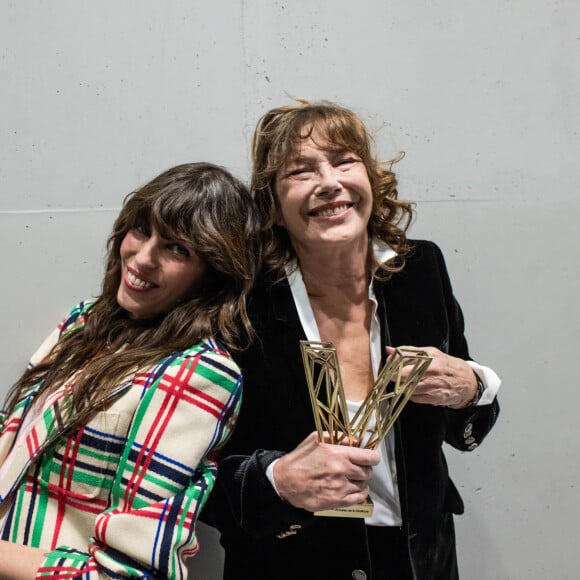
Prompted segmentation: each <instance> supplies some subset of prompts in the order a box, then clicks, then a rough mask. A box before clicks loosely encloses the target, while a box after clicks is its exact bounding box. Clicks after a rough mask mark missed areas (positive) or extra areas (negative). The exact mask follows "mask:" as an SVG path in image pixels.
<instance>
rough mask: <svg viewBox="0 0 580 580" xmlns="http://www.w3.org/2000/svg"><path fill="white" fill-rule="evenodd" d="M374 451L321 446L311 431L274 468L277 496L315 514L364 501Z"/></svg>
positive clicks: (375, 459) (375, 460) (375, 461)
mask: <svg viewBox="0 0 580 580" xmlns="http://www.w3.org/2000/svg"><path fill="white" fill-rule="evenodd" d="M379 460H380V456H379V453H378V452H377V451H374V450H371V449H364V448H359V447H350V446H348V445H333V444H330V443H323V442H321V441H319V439H318V433H316V432H313V433H311V434H310V435H308V437H306V439H304V441H302V443H300V445H298V447H296V448H295V449H294V450H293V451H290V452H289V453H287V454H286V455H283V456H282V457H281V458H280V459H278V461H276V464H275V465H274V473H273V475H274V481H275V484H276V489H277V490H278V493H279V494H280V496H281V497H282V498H283V499H284V500H286V501H287V502H288V503H290V504H292V505H293V506H295V507H299V508H303V509H305V510H308V511H311V512H317V511H322V510H327V509H332V508H337V507H346V506H349V505H354V504H358V503H361V502H362V501H364V500H365V499H366V498H367V496H368V493H369V487H368V480H369V478H370V477H371V474H372V467H373V465H377V464H378V463H379Z"/></svg>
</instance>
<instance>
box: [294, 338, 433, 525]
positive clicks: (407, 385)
mask: <svg viewBox="0 0 580 580" xmlns="http://www.w3.org/2000/svg"><path fill="white" fill-rule="evenodd" d="M300 348H301V350H302V361H303V363H304V370H305V372H306V381H307V383H308V391H309V393H310V401H311V403H312V410H313V412H314V422H315V424H316V430H317V431H318V437H319V439H320V441H324V442H326V443H333V444H335V445H344V444H346V445H350V446H353V447H364V448H365V449H375V448H376V447H377V446H378V445H379V444H380V443H381V441H382V440H383V439H384V438H385V436H386V434H387V433H388V432H389V431H390V429H391V427H392V426H393V424H394V423H395V421H396V420H397V417H398V416H399V415H400V414H401V411H402V410H403V408H404V407H405V405H406V404H407V402H408V401H409V399H410V398H411V395H412V394H413V391H414V390H415V387H416V386H417V383H418V382H419V381H420V380H421V377H422V376H423V373H424V372H425V371H426V370H427V367H428V366H429V364H430V363H431V357H430V356H429V355H428V354H427V353H426V352H425V351H423V350H417V349H410V348H404V349H403V348H396V349H395V352H394V353H392V354H391V355H390V356H389V357H388V358H387V363H386V364H385V366H384V367H383V368H382V369H381V371H380V372H379V375H378V377H377V380H376V382H375V384H374V387H373V388H372V390H371V392H370V393H369V394H368V395H367V396H366V397H365V399H364V400H363V401H362V403H361V404H360V407H359V409H358V410H357V411H356V413H355V414H354V416H353V417H352V419H351V418H350V417H349V413H348V408H347V402H346V396H345V394H344V389H343V386H342V378H341V376H340V368H339V366H338V357H337V354H336V349H335V348H334V346H333V344H332V343H331V342H317V341H308V340H301V341H300ZM408 366H412V369H411V371H410V372H409V374H408V376H407V377H406V378H403V377H402V376H401V374H402V370H403V368H404V367H408ZM372 511H373V504H372V501H371V499H370V498H367V500H366V501H365V502H363V503H362V504H357V505H353V506H349V507H344V508H335V509H330V510H324V511H320V512H315V515H318V516H334V517H351V518H357V517H359V518H366V517H369V516H370V515H371V514H372Z"/></svg>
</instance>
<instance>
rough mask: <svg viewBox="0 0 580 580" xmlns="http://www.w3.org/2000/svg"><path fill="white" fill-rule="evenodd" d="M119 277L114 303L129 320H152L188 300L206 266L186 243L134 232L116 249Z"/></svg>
mask: <svg viewBox="0 0 580 580" xmlns="http://www.w3.org/2000/svg"><path fill="white" fill-rule="evenodd" d="M120 255H121V264H122V269H121V272H122V277H121V281H120V284H119V290H118V292H117V302H118V303H119V305H120V306H121V307H122V308H124V309H125V310H126V311H127V312H129V314H130V315H131V318H152V317H154V316H157V315H159V314H164V313H165V312H167V311H169V310H170V309H171V308H172V307H173V306H174V305H175V304H177V303H178V302H180V301H181V300H183V299H184V298H186V297H188V296H189V295H190V294H191V292H192V291H193V290H194V289H195V288H196V287H197V286H199V285H200V284H201V283H202V281H203V278H204V275H205V272H206V270H207V265H206V263H205V261H204V260H202V259H201V258H200V257H199V256H197V254H195V252H193V250H192V249H191V248H189V247H188V245H187V243H186V242H183V241H182V240H172V239H167V238H162V237H160V236H159V234H158V233H157V232H156V231H155V230H152V231H147V230H145V229H144V228H134V229H131V230H129V231H128V232H127V234H126V235H125V237H124V238H123V242H122V243H121V248H120Z"/></svg>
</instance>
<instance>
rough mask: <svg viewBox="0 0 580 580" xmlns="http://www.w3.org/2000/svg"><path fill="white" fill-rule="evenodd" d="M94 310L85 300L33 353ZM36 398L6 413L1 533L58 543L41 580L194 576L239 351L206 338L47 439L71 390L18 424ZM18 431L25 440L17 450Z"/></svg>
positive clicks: (1, 440)
mask: <svg viewBox="0 0 580 580" xmlns="http://www.w3.org/2000/svg"><path fill="white" fill-rule="evenodd" d="M89 308H90V303H81V304H80V305H79V306H78V307H77V308H75V309H74V310H73V311H72V312H71V314H70V316H69V317H68V318H67V319H66V320H65V321H64V322H63V323H62V324H61V325H60V326H59V329H58V330H59V332H56V333H53V335H51V337H52V338H50V340H49V339H47V341H45V343H44V344H43V345H42V347H41V349H40V351H39V352H38V353H37V355H36V356H35V357H34V358H33V360H38V358H39V357H42V356H44V355H45V354H46V353H47V352H48V350H50V347H51V346H52V344H54V341H55V340H56V339H58V336H59V335H60V333H62V332H66V331H68V330H70V329H71V328H74V327H75V326H77V325H79V324H83V316H84V313H85V312H86V311H87V310H88V309H89ZM35 395H36V388H33V389H31V390H30V392H29V393H27V396H26V397H25V398H24V399H23V400H22V402H21V404H20V405H19V406H18V408H17V409H15V410H14V411H13V412H12V414H11V415H9V416H1V415H0V420H1V419H2V418H3V419H4V425H3V428H2V432H1V433H0V514H1V515H0V537H1V538H2V539H4V540H9V541H12V542H18V543H22V544H27V545H30V546H35V547H42V548H44V549H46V550H47V552H48V554H47V557H46V559H45V561H44V563H43V566H42V567H41V568H40V569H39V571H38V574H37V577H38V578H42V577H50V578H52V579H55V580H56V579H63V578H87V579H88V578H99V577H103V576H108V577H111V578H126V577H137V578H154V577H155V578H176V579H178V578H186V577H187V569H186V566H185V560H186V559H187V558H188V557H190V556H192V555H194V554H195V553H196V552H197V551H198V549H199V546H198V543H197V540H196V536H195V522H196V520H197V516H198V514H199V511H200V509H201V508H202V506H203V505H204V503H205V501H206V499H207V497H208V495H209V493H210V491H211V489H212V487H213V484H214V481H215V477H216V462H215V456H216V452H218V451H219V449H220V448H221V447H222V446H223V444H224V443H225V441H226V440H227V438H228V437H229V435H230V433H231V430H232V429H233V426H234V423H235V421H236V419H237V415H238V411H239V407H240V402H241V374H240V369H239V368H238V366H237V365H236V364H235V363H234V362H233V360H232V359H231V358H230V355H229V354H228V353H227V352H226V351H224V350H223V349H221V348H220V347H219V345H218V344H216V342H214V341H212V340H205V341H203V342H201V343H200V344H198V345H196V346H194V347H192V348H190V349H188V350H186V351H184V352H178V353H175V354H172V355H171V356H168V357H167V358H165V359H163V360H162V361H160V362H159V363H158V364H157V365H155V366H154V367H153V368H151V369H148V370H146V371H139V372H136V373H135V374H134V375H133V376H131V377H127V380H126V382H124V383H123V384H122V385H119V389H117V391H116V392H115V394H114V398H112V402H111V404H110V405H109V406H108V407H107V409H106V410H105V411H104V412H101V413H99V414H98V415H97V416H96V417H95V419H94V420H92V421H91V422H90V423H89V424H88V425H87V426H86V427H85V428H83V429H82V430H80V431H79V432H78V433H76V434H75V435H74V436H71V437H69V438H67V439H64V440H63V439H62V438H61V439H58V440H57V441H56V443H53V444H51V445H49V446H48V447H46V443H47V442H51V441H54V439H55V435H56V434H57V433H56V431H55V430H54V429H53V427H52V425H53V419H54V417H55V416H56V415H57V414H58V409H59V402H60V399H61V394H60V393H59V394H58V395H56V396H54V397H52V398H50V399H49V400H47V401H46V402H45V403H44V406H43V409H42V410H41V412H40V413H39V415H38V416H37V417H36V418H35V420H34V422H33V423H32V425H30V426H23V431H24V433H21V434H19V433H18V431H19V427H20V426H21V418H22V414H23V411H24V409H25V408H27V407H28V406H29V405H30V404H31V403H32V402H33V401H34V397H35ZM17 435H18V436H19V441H24V443H25V444H24V445H21V446H19V447H15V448H14V449H12V452H11V453H9V452H10V450H11V448H12V445H13V443H14V441H15V439H16V437H17ZM23 436H24V439H22V437H23Z"/></svg>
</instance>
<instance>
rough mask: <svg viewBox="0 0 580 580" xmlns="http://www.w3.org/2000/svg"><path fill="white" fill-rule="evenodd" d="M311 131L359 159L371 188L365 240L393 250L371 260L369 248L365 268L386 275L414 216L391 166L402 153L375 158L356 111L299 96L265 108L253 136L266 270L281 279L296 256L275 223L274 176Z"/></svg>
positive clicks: (404, 248)
mask: <svg viewBox="0 0 580 580" xmlns="http://www.w3.org/2000/svg"><path fill="white" fill-rule="evenodd" d="M313 131H316V132H317V133H318V134H319V135H321V136H322V137H323V139H325V141H326V142H327V143H329V144H331V145H332V146H335V147H337V148H341V149H345V150H348V151H352V152H353V153H355V154H356V155H358V156H359V157H360V158H361V160H362V162H363V164H364V166H365V168H366V170H367V173H368V177H369V181H370V184H371V188H372V191H373V210H372V215H371V218H370V220H369V223H368V232H369V244H371V243H372V239H373V238H378V239H381V240H383V241H384V242H386V243H387V244H388V245H389V246H390V247H391V248H392V249H393V250H394V251H395V252H396V254H397V256H396V258H393V259H391V260H389V261H387V262H385V263H376V262H375V259H374V257H373V253H372V252H370V251H369V253H368V255H369V264H368V267H369V270H370V271H371V272H375V273H374V276H375V277H376V278H380V279H386V278H388V277H389V276H390V275H391V274H392V273H394V272H397V271H399V270H401V269H402V267H403V266H404V262H405V254H406V253H407V252H408V251H409V244H408V241H407V237H406V232H407V229H408V228H409V226H410V225H411V222H412V220H413V217H414V205H415V204H414V202H411V201H403V200H399V199H398V193H397V178H396V176H395V174H394V173H393V171H392V170H391V169H392V166H393V164H394V163H396V162H398V161H400V159H402V157H403V154H402V153H401V154H399V155H398V156H397V158H396V159H392V160H390V161H387V162H383V161H380V160H379V159H378V158H377V157H375V156H374V154H373V146H374V140H373V138H372V136H371V135H370V133H369V131H368V130H367V128H366V127H365V124H364V123H363V121H362V120H361V119H360V117H359V116H358V115H357V114H356V113H354V112H353V111H351V110H350V109H347V108H345V107H342V106H340V105H337V104H335V103H332V102H330V101H319V102H309V101H306V100H304V99H295V100H294V103H292V104H290V105H285V106H282V107H277V108H274V109H271V110H270V111H268V112H267V113H266V114H265V115H263V116H262V117H261V119H260V120H259V121H258V124H257V126H256V129H255V131H254V136H253V139H252V164H253V172H252V178H251V183H250V189H251V191H252V195H253V196H254V200H255V201H256V204H257V206H258V211H259V212H260V216H261V220H262V223H263V228H264V238H265V239H264V265H265V267H266V269H267V270H268V271H269V272H270V273H272V274H273V275H274V277H275V278H276V279H281V278H283V277H284V271H285V266H286V264H287V263H288V262H289V261H290V260H291V259H292V258H294V257H295V256H296V254H295V251H294V248H293V247H292V244H291V242H290V238H289V237H288V234H287V232H286V230H285V229H284V228H283V227H281V226H279V225H277V223H276V222H277V220H278V216H279V210H280V207H279V201H278V197H277V195H276V176H277V174H278V172H279V171H280V169H281V168H282V167H283V166H284V165H285V164H286V162H287V161H288V160H289V159H290V158H291V156H292V155H293V154H294V153H295V152H296V149H297V148H298V147H299V144H300V142H301V141H303V140H304V139H307V138H308V137H310V135H311V134H312V133H313Z"/></svg>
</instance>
